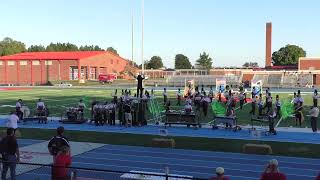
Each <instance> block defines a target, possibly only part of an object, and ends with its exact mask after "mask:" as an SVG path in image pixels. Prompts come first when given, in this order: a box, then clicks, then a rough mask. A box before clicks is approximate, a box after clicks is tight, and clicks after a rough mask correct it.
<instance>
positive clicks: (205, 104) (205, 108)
mask: <svg viewBox="0 0 320 180" xmlns="http://www.w3.org/2000/svg"><path fill="white" fill-rule="evenodd" d="M210 103H211V99H210V98H209V97H208V96H207V95H206V92H204V97H203V98H202V100H201V104H202V109H203V114H204V116H205V117H207V114H208V107H209V104H210Z"/></svg>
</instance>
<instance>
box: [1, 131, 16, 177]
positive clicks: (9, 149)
mask: <svg viewBox="0 0 320 180" xmlns="http://www.w3.org/2000/svg"><path fill="white" fill-rule="evenodd" d="M1 145H2V146H3V147H2V149H3V151H2V152H1V153H2V158H3V162H2V166H3V169H2V173H1V177H2V179H6V176H7V172H8V169H9V168H10V177H11V179H16V164H17V162H19V161H20V153H19V146H18V143H17V139H16V137H15V136H14V129H13V128H8V129H7V136H6V137H5V138H3V139H2V140H1Z"/></svg>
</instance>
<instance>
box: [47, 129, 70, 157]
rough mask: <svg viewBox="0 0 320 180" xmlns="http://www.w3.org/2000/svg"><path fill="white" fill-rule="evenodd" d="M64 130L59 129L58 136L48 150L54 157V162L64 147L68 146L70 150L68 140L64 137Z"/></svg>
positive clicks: (51, 142)
mask: <svg viewBox="0 0 320 180" xmlns="http://www.w3.org/2000/svg"><path fill="white" fill-rule="evenodd" d="M63 134H64V128H63V127H62V126H60V127H58V128H57V135H56V136H54V137H52V138H51V140H50V141H49V144H48V150H49V152H50V154H51V155H52V156H53V162H54V161H55V157H56V156H57V154H58V152H60V151H61V150H62V147H64V146H67V147H69V148H70V145H69V141H68V139H67V138H66V137H65V136H64V135H63Z"/></svg>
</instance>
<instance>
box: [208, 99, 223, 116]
mask: <svg viewBox="0 0 320 180" xmlns="http://www.w3.org/2000/svg"><path fill="white" fill-rule="evenodd" d="M211 108H212V111H213V113H214V114H215V116H224V115H225V114H226V108H225V107H224V106H223V105H222V104H221V103H219V102H218V101H214V102H212V104H211Z"/></svg>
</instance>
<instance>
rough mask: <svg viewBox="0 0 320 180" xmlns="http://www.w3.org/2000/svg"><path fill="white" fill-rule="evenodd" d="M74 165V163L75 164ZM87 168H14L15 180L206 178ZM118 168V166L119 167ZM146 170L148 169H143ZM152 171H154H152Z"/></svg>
mask: <svg viewBox="0 0 320 180" xmlns="http://www.w3.org/2000/svg"><path fill="white" fill-rule="evenodd" d="M10 164H12V162H10V161H3V160H2V170H3V169H4V168H5V166H9V165H10ZM75 164H76V162H75ZM87 166H88V167H76V166H72V167H68V168H66V167H62V166H53V165H51V164H38V163H26V162H19V163H17V166H16V179H28V180H47V179H57V180H58V179H59V180H61V179H63V180H64V179H68V180H103V179H112V180H117V179H119V180H124V179H142V180H143V179H148V180H149V179H154V180H190V179H193V180H195V179H196V180H205V179H206V178H198V177H193V176H191V175H181V174H180V173H179V172H170V169H169V168H168V167H167V166H165V167H164V168H163V169H159V170H158V172H150V171H149V170H148V171H145V170H143V171H142V170H139V169H138V170H135V169H132V170H131V169H129V167H128V166H123V167H122V169H127V170H109V169H98V168H95V167H92V166H101V167H105V166H107V165H104V164H90V163H88V164H87ZM119 167H120V166H119ZM64 169H65V170H66V172H67V175H66V176H65V177H55V176H56V172H57V170H60V172H61V170H62V171H63V170H64ZM144 169H148V168H144ZM153 171H154V169H153ZM9 176H10V170H8V172H7V178H8V177H9Z"/></svg>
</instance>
